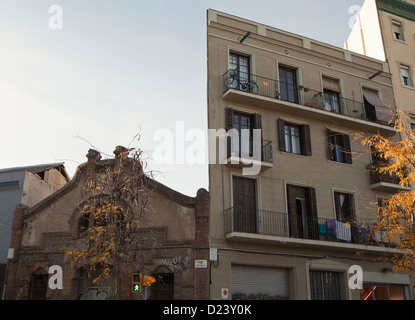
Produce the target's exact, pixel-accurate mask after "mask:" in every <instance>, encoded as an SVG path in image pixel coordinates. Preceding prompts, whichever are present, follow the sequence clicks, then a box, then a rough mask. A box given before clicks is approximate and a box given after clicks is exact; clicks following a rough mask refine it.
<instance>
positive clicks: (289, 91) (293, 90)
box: [278, 66, 298, 103]
mask: <svg viewBox="0 0 415 320" xmlns="http://www.w3.org/2000/svg"><path fill="white" fill-rule="evenodd" d="M278 73H279V83H280V99H281V100H284V101H289V102H294V103H298V87H297V70H295V69H292V68H288V67H283V66H280V67H279V68H278Z"/></svg>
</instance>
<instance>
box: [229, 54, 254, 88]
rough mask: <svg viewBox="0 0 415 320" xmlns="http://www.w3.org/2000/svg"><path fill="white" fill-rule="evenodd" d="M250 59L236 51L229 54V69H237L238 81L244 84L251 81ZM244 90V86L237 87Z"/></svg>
mask: <svg viewBox="0 0 415 320" xmlns="http://www.w3.org/2000/svg"><path fill="white" fill-rule="evenodd" d="M249 65H250V61H249V57H246V56H242V55H239V54H236V53H231V54H229V69H231V70H235V71H236V76H237V78H238V83H239V84H240V85H241V84H244V83H247V82H249V79H250V66H249ZM236 89H239V90H244V88H242V87H241V88H236Z"/></svg>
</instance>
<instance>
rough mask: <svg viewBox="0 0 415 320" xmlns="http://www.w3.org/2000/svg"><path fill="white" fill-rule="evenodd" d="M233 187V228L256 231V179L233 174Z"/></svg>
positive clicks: (235, 229)
mask: <svg viewBox="0 0 415 320" xmlns="http://www.w3.org/2000/svg"><path fill="white" fill-rule="evenodd" d="M232 188H233V192H232V195H233V224H234V225H233V230H234V231H240V232H248V233H256V232H257V199H256V188H257V187H256V180H255V179H248V178H242V177H236V176H234V177H233V178H232Z"/></svg>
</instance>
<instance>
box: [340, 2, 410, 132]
mask: <svg viewBox="0 0 415 320" xmlns="http://www.w3.org/2000/svg"><path fill="white" fill-rule="evenodd" d="M344 47H345V48H346V49H348V50H350V51H354V52H358V53H360V54H363V55H367V56H369V57H373V58H376V59H379V60H382V61H387V62H388V63H389V67H390V73H391V74H392V83H393V86H394V92H395V101H396V107H397V108H398V109H399V110H401V111H403V112H405V114H406V115H407V116H409V118H410V119H411V118H412V119H411V120H410V121H411V122H412V126H413V127H415V117H414V115H415V104H414V102H413V101H414V100H415V82H414V80H415V78H414V76H415V74H414V68H415V56H414V54H413V53H414V50H415V1H413V0H409V1H402V0H366V1H365V2H364V4H363V6H362V8H361V10H360V13H359V14H358V15H357V17H356V22H355V24H354V27H353V29H352V31H351V33H350V35H349V38H348V39H347V41H346V42H345V45H344Z"/></svg>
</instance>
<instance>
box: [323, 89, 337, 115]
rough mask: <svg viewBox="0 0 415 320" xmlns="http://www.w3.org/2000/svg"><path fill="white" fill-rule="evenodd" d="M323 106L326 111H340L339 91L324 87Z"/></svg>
mask: <svg viewBox="0 0 415 320" xmlns="http://www.w3.org/2000/svg"><path fill="white" fill-rule="evenodd" d="M324 107H325V109H326V110H327V111H333V112H337V113H340V96H339V93H338V92H334V91H330V90H327V89H324Z"/></svg>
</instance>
